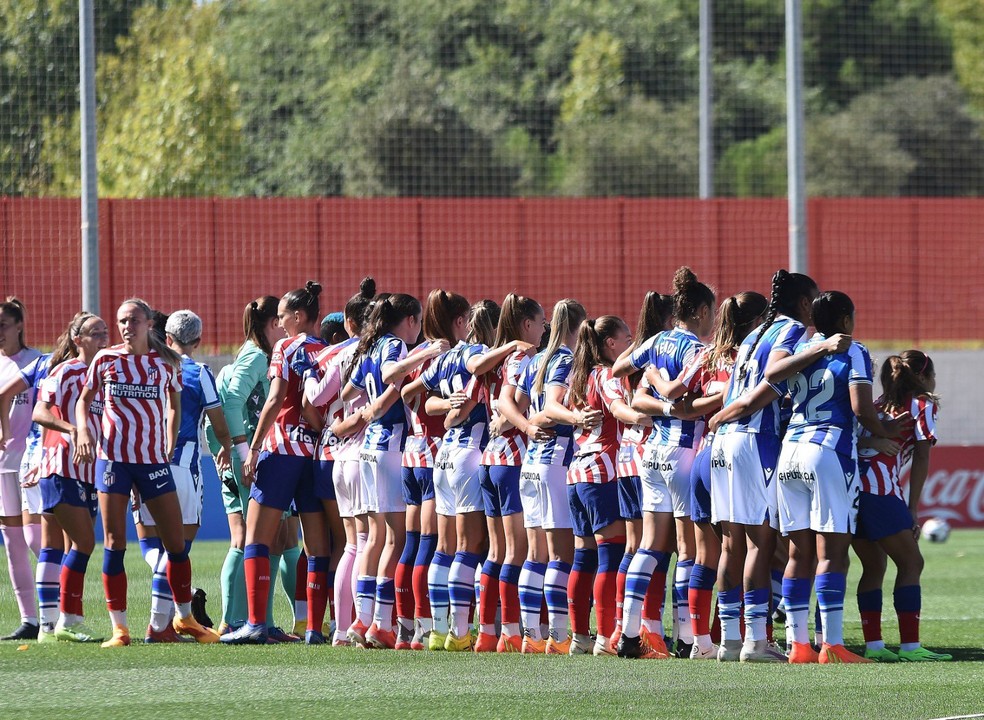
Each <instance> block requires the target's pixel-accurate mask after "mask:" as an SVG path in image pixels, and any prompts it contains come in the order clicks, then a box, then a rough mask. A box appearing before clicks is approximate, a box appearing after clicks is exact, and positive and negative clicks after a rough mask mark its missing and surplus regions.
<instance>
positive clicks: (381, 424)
mask: <svg viewBox="0 0 984 720" xmlns="http://www.w3.org/2000/svg"><path fill="white" fill-rule="evenodd" d="M406 356H407V346H406V343H404V342H403V341H402V340H400V338H398V337H396V336H395V335H384V336H383V337H381V338H379V340H377V341H376V344H375V345H373V347H372V349H370V350H369V353H368V354H367V355H364V356H362V357H361V358H358V359H357V360H356V361H355V362H356V365H355V370H354V371H353V372H352V378H351V382H352V384H353V385H354V386H355V387H357V388H359V390H365V392H366V395H367V396H368V398H369V402H370V403H372V402H375V400H376V398H378V397H379V396H380V395H382V394H383V393H384V392H385V391H386V388H388V387H389V386H388V385H387V384H386V383H384V382H383V367H384V366H386V365H388V364H389V363H392V362H399V361H400V360H402V359H403V358H405V357H406ZM406 430H407V408H406V405H404V404H403V401H402V400H399V399H398V400H397V401H396V402H395V403H393V405H391V406H390V409H389V410H387V411H386V414H384V415H383V416H382V417H381V418H379V419H377V420H373V421H372V422H371V423H369V425H368V426H367V427H366V439H365V441H364V442H363V444H362V449H363V450H389V451H392V452H397V451H398V452H403V442H404V440H405V436H406Z"/></svg>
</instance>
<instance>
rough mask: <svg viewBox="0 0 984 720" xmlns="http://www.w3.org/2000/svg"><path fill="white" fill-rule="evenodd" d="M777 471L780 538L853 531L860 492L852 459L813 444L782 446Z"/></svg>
mask: <svg viewBox="0 0 984 720" xmlns="http://www.w3.org/2000/svg"><path fill="white" fill-rule="evenodd" d="M778 468H779V472H778V473H777V475H776V477H777V478H778V486H779V488H778V490H779V492H778V495H779V529H780V530H781V531H782V534H783V535H787V534H789V533H791V532H795V531H797V530H807V529H809V530H813V531H815V532H821V533H853V532H854V529H855V527H856V524H857V518H858V496H859V493H860V491H861V486H860V482H859V479H858V472H857V462H856V461H855V460H854V458H849V457H845V456H844V455H841V454H840V453H839V452H837V451H836V450H833V449H831V448H828V447H823V446H822V445H816V444H814V443H783V445H782V452H781V453H780V455H779V465H778Z"/></svg>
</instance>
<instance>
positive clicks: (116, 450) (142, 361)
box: [85, 345, 181, 464]
mask: <svg viewBox="0 0 984 720" xmlns="http://www.w3.org/2000/svg"><path fill="white" fill-rule="evenodd" d="M85 386H86V387H87V388H89V389H91V390H96V391H101V392H102V398H103V414H102V432H101V433H100V436H99V447H98V451H97V455H98V456H99V457H100V458H101V459H103V460H112V461H114V462H125V463H139V464H163V463H167V462H170V458H168V456H167V430H166V418H167V409H168V404H169V401H168V394H169V393H170V392H172V391H173V392H181V370H180V369H179V368H174V367H172V366H171V365H170V364H169V363H168V362H167V361H166V360H164V358H163V357H161V355H160V354H159V353H158V352H157V351H156V350H150V351H149V352H147V353H145V354H143V355H134V354H132V353H129V352H127V351H126V350H125V349H124V347H123V346H122V345H117V346H114V347H111V348H107V349H105V350H100V351H99V353H98V354H97V355H96V357H95V358H93V360H92V364H91V365H89V369H88V371H87V373H86V378H85Z"/></svg>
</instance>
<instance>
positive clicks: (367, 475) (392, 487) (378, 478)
mask: <svg viewBox="0 0 984 720" xmlns="http://www.w3.org/2000/svg"><path fill="white" fill-rule="evenodd" d="M359 476H360V478H361V480H362V501H363V503H364V505H363V507H364V509H365V511H366V512H370V513H388V512H406V509H407V504H406V502H405V501H404V500H403V453H402V452H400V451H399V450H361V451H360V452H359Z"/></svg>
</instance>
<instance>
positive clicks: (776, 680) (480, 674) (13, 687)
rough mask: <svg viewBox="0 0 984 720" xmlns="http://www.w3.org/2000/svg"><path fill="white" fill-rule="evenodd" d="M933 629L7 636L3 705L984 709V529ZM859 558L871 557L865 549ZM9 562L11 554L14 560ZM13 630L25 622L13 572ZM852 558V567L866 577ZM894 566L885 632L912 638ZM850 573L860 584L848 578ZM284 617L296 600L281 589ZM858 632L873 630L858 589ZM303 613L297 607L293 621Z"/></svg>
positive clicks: (281, 713) (569, 712)
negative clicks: (265, 642) (408, 643)
mask: <svg viewBox="0 0 984 720" xmlns="http://www.w3.org/2000/svg"><path fill="white" fill-rule="evenodd" d="M923 551H924V552H925V554H926V561H927V562H926V572H925V576H924V586H923V587H924V589H923V614H922V630H923V641H924V643H925V644H926V645H927V646H928V647H931V648H933V649H940V650H942V649H945V650H947V651H949V652H952V653H953V654H954V656H955V658H956V659H955V661H954V662H952V663H946V664H921V665H870V666H839V667H826V666H817V665H814V666H796V667H793V666H742V665H739V664H726V665H719V664H718V663H713V662H708V663H697V662H690V661H682V660H672V661H636V662H630V661H623V660H619V659H617V658H592V657H579V658H557V657H542V656H541V657H523V656H516V655H506V656H497V655H495V654H492V655H477V656H476V655H474V654H472V655H458V654H446V653H396V652H382V651H364V650H362V651H360V650H352V649H348V648H338V649H335V648H330V647H312V648H308V647H304V646H298V645H294V646H283V645H282V646H270V647H259V648H258V647H234V648H230V647H220V646H195V645H182V646H174V645H171V646H159V645H156V646H143V645H141V644H136V645H134V646H132V647H130V648H124V649H119V650H102V649H100V648H99V647H98V646H77V645H67V644H51V645H47V644H45V645H37V644H36V643H33V642H32V643H28V647H27V649H26V650H18V645H17V644H16V643H0V697H2V701H0V718H8V717H9V718H21V719H23V718H87V717H93V718H106V719H107V720H108V719H110V718H127V719H128V720H132V719H133V718H150V719H152V720H164V719H165V718H206V719H208V720H219V719H220V718H236V719H237V720H246V719H247V718H253V717H286V718H307V717H311V718H332V717H344V718H412V717H427V718H457V717H462V718H484V717H502V718H537V719H540V718H552V717H563V718H596V717H603V718H645V719H646V720H655V719H656V718H688V719H690V718H742V719H743V720H744V719H755V718H771V717H775V718H804V719H806V720H816V719H823V720H828V719H833V718H885V719H887V718H939V717H946V716H954V715H968V714H971V713H984V649H982V644H984V531H962V532H954V533H953V535H952V536H951V538H950V541H949V542H947V543H946V544H943V545H931V544H928V543H924V544H923ZM224 555H225V545H224V544H223V543H218V542H212V543H204V542H203V543H199V544H198V545H196V546H195V548H194V550H193V552H192V559H193V562H194V564H195V576H196V584H200V585H202V586H203V587H205V589H206V590H207V591H208V594H209V598H210V600H209V609H210V612H211V614H212V616H213V618H217V616H218V615H219V614H220V610H219V588H218V573H219V567H220V566H221V563H222V560H223V558H224ZM855 564H856V563H855ZM100 565H101V562H100V552H99V550H98V549H97V552H96V556H95V557H94V558H93V561H92V563H91V566H90V573H89V580H88V585H87V587H86V592H87V595H86V607H87V608H88V610H89V614H88V622H89V624H90V626H92V627H94V628H106V629H108V627H109V624H108V617H107V614H106V611H105V606H104V604H103V601H102V589H101V583H100V576H99V568H100ZM0 567H2V565H0ZM127 567H128V570H129V573H130V618H131V621H130V623H131V630H132V631H133V633H134V639H136V638H137V637H140V636H142V634H143V633H142V631H143V629H144V628H145V627H146V625H147V618H148V612H149V611H148V606H149V595H150V587H149V573H148V570H147V568H146V566H145V565H144V564H143V563H142V562H141V561H140V558H139V551H138V550H137V548H136V547H135V546H134V547H132V549H131V550H130V552H129V554H128V558H127ZM3 575H4V577H3V579H2V583H0V630H3V631H4V632H6V631H8V630H9V629H12V628H13V627H15V626H16V625H17V622H18V621H17V614H16V605H15V603H14V599H13V596H12V594H11V591H10V585H9V581H8V580H7V578H6V577H5V573H4V574H3ZM856 577H857V575H856V572H853V571H852V579H856ZM891 582H892V578H891V577H889V585H888V588H889V591H888V592H886V597H887V598H888V606H889V607H888V612H887V613H886V614H885V622H884V630H885V638H886V640H887V641H888V643H889V645H890V646H891V645H892V644H894V643H895V642H897V638H898V636H897V627H896V624H895V619H894V613H893V612H892V611H891V607H890V605H891V600H890V598H891V592H890V587H891V585H890V583H891ZM848 587H852V582H851V580H849V583H848ZM277 602H278V606H277V613H278V617H282V618H284V619H285V620H286V617H287V612H288V609H287V603H286V600H285V599H284V597H283V596H282V595H281V596H280V597H279V598H278V601H277ZM847 607H848V610H847V620H846V633H847V641H848V644H849V645H852V644H853V645H854V646H857V645H859V644H860V642H861V632H860V624H859V621H858V618H857V612H856V609H855V606H854V603H853V598H852V597H851V596H850V593H849V598H848V606H847ZM286 624H288V623H286V622H285V625H286Z"/></svg>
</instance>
